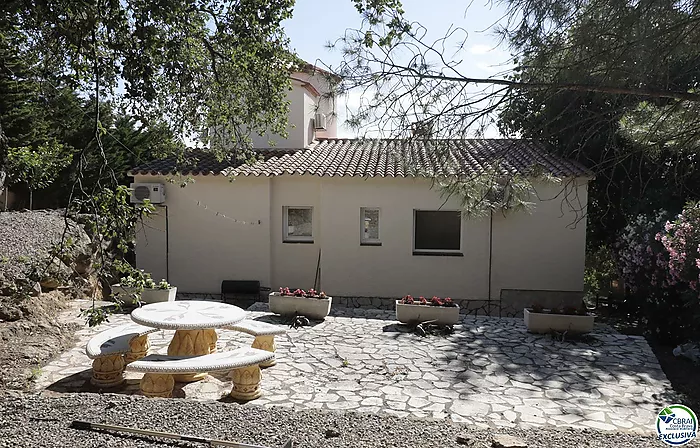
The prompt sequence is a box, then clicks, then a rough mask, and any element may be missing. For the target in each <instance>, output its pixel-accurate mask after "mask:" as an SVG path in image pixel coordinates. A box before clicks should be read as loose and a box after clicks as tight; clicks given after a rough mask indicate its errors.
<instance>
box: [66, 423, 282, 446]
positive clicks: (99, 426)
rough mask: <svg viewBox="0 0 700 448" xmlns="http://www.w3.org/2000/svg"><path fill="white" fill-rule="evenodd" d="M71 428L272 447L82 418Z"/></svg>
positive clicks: (198, 441) (221, 444) (200, 441)
mask: <svg viewBox="0 0 700 448" xmlns="http://www.w3.org/2000/svg"><path fill="white" fill-rule="evenodd" d="M71 428H73V429H84V430H93V431H94V430H96V429H102V430H106V431H118V432H128V433H131V434H139V435H142V436H149V437H162V438H164V439H175V440H182V441H186V442H197V443H205V444H208V445H209V446H230V447H234V448H270V447H265V446H262V445H250V444H246V443H236V442H228V441H226V440H216V439H207V438H206V437H196V436H187V435H182V434H175V433H171V432H162V431H151V430H148V429H138V428H128V427H126V426H115V425H105V424H102V423H90V422H85V421H81V420H74V421H73V423H71ZM281 448H293V441H292V439H291V438H290V439H288V440H287V442H286V443H285V444H284V445H282V447H281Z"/></svg>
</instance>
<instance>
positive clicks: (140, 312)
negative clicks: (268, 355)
mask: <svg viewBox="0 0 700 448" xmlns="http://www.w3.org/2000/svg"><path fill="white" fill-rule="evenodd" d="M245 318H246V312H245V310H243V309H241V308H239V307H237V306H233V305H229V304H226V303H219V302H206V301H199V300H183V301H175V302H159V303H153V304H149V305H144V306H142V307H140V308H137V309H135V310H134V311H132V313H131V320H133V321H134V322H136V323H138V324H141V325H145V326H147V327H153V328H158V329H162V330H175V335H174V336H173V339H172V341H170V345H168V355H169V356H201V355H208V354H210V353H215V352H216V342H217V339H218V337H217V335H216V328H221V327H226V326H229V325H233V324H236V323H238V322H241V321H242V320H244V319H245ZM206 375H207V374H206V373H196V374H183V375H173V376H174V379H175V381H179V382H193V381H199V380H202V379H203V378H204V377H206Z"/></svg>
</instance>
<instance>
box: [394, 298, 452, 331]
mask: <svg viewBox="0 0 700 448" xmlns="http://www.w3.org/2000/svg"><path fill="white" fill-rule="evenodd" d="M396 320H398V321H399V322H402V323H404V324H407V323H419V322H428V321H435V323H436V324H438V325H454V324H456V323H457V322H459V306H431V305H408V304H406V303H401V301H400V300H397V301H396Z"/></svg>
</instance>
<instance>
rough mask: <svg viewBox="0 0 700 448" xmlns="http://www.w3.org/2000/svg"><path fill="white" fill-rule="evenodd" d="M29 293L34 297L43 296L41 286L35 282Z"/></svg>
mask: <svg viewBox="0 0 700 448" xmlns="http://www.w3.org/2000/svg"><path fill="white" fill-rule="evenodd" d="M29 293H30V294H31V296H32V297H39V296H40V295H41V285H40V284H39V282H34V284H32V286H31V289H30V290H29Z"/></svg>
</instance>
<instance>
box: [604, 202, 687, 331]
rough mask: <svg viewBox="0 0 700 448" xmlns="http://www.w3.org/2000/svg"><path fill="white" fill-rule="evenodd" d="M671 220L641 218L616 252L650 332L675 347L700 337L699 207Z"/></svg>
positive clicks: (662, 213) (663, 215)
mask: <svg viewBox="0 0 700 448" xmlns="http://www.w3.org/2000/svg"><path fill="white" fill-rule="evenodd" d="M668 216H669V215H668V214H667V213H666V212H665V211H658V212H657V213H655V214H653V215H649V216H644V215H640V216H638V217H637V218H636V219H635V220H634V221H633V222H632V223H631V224H629V225H628V226H627V227H626V228H625V229H624V232H623V234H622V236H621V238H620V241H619V243H618V245H617V249H618V251H617V252H618V261H619V264H620V268H621V272H622V277H623V280H624V282H625V285H626V286H627V287H628V294H629V295H630V296H631V297H632V299H633V300H634V301H636V302H638V303H639V305H640V308H641V310H642V313H643V316H644V318H645V321H646V324H647V328H648V330H649V331H650V332H651V333H652V334H654V335H655V336H657V337H658V338H659V339H661V340H663V341H666V342H670V343H677V342H683V341H686V340H689V339H693V338H697V337H698V334H700V300H699V299H698V289H700V288H699V283H698V280H700V247H699V245H700V206H699V205H698V204H696V203H693V204H688V205H687V206H686V207H685V208H684V209H683V212H682V213H680V214H679V215H678V216H677V217H676V219H675V220H673V221H671V220H670V219H669V218H668Z"/></svg>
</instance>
